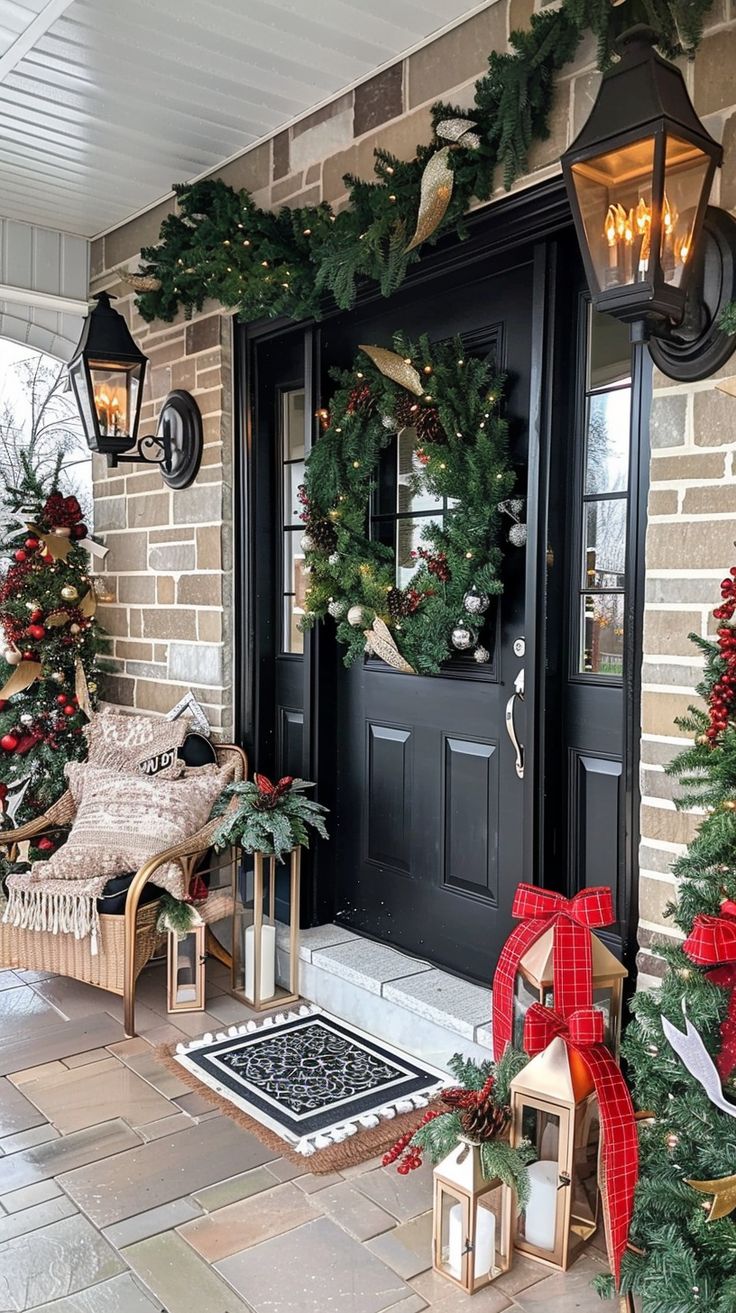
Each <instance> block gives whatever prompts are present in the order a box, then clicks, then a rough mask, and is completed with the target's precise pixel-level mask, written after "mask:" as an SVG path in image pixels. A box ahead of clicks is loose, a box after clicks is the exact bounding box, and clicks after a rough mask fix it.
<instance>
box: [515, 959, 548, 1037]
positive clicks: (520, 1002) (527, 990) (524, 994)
mask: <svg viewBox="0 0 736 1313" xmlns="http://www.w3.org/2000/svg"><path fill="white" fill-rule="evenodd" d="M542 1002H543V1000H542V999H541V998H540V997H539V991H538V990H536V989H534V987H533V985H530V984H529V982H528V981H527V980H526V979H525V978H524V976H523V975H522V974H521V972H520V971H517V973H516V980H515V982H514V1048H516V1049H523V1048H524V1018H525V1017H526V1014H527V1012H528V1011H529V1009H530V1007H531V1005H532V1003H542ZM546 1006H547V1004H546V1003H545V1007H546Z"/></svg>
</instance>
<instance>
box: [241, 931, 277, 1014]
mask: <svg viewBox="0 0 736 1313" xmlns="http://www.w3.org/2000/svg"><path fill="white" fill-rule="evenodd" d="M260 958H261V973H260V974H261V988H260V1001H261V1002H263V1000H264V999H267V998H273V996H274V994H275V993H276V927H275V926H272V925H263V926H261V953H260ZM254 981H255V940H254V937H253V926H252V925H249V926H246V930H245V993H246V996H247V997H248V998H250V999H255V993H254V989H253V985H254Z"/></svg>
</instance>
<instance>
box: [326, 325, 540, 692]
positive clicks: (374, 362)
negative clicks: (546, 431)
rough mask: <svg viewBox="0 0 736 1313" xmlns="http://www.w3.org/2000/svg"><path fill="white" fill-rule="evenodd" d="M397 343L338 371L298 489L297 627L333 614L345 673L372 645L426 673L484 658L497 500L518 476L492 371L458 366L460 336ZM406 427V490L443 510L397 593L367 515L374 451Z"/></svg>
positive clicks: (472, 361) (495, 578) (366, 352)
mask: <svg viewBox="0 0 736 1313" xmlns="http://www.w3.org/2000/svg"><path fill="white" fill-rule="evenodd" d="M394 347H395V352H392V351H388V350H386V349H385V348H381V347H364V348H361V354H360V356H359V357H358V359H357V361H356V366H355V368H354V369H353V370H352V371H347V372H344V371H334V377H335V379H336V381H337V384H338V387H337V391H336V393H335V396H334V398H333V401H332V406H331V410H330V414H329V416H328V415H327V414H326V412H322V415H323V422H324V423H326V425H327V427H326V430H325V432H324V433H323V434H322V436H321V437H320V439H319V441H318V442H316V443H315V445H314V447H313V448H312V451H311V453H310V455H309V458H308V461H307V468H306V479H305V484H304V486H303V488H302V489H301V490H300V498H301V501H302V504H303V508H304V509H303V511H302V519H303V521H304V523H305V529H306V532H305V535H304V537H303V539H302V546H303V549H304V554H305V563H306V568H307V570H308V580H309V586H308V589H307V594H306V614H305V616H304V617H303V619H302V627H303V628H305V629H308V628H310V627H311V626H312V625H313V624H314V623H315V621H317V620H322V619H324V618H325V617H326V616H328V615H329V616H331V617H332V618H333V619H334V620H335V621H336V622H337V638H338V640H339V641H340V642H341V643H343V644H344V645H345V647H346V649H347V651H346V653H345V658H344V660H345V664H346V665H348V666H349V665H352V664H353V662H355V661H357V660H358V659H360V658H362V656H363V654H364V652H365V650H366V645H367V644H368V647H369V650H372V651H373V652H375V654H376V655H379V656H381V657H383V658H384V660H387V661H388V663H389V664H390V665H393V666H395V667H396V668H398V669H403V670H405V671H407V672H408V673H418V674H422V675H436V674H437V673H438V672H439V670H440V667H441V666H442V663H443V662H445V661H447V660H448V658H449V657H451V656H452V654H453V652H454V651H455V650H456V649H457V648H474V656H475V658H476V660H477V661H479V662H483V661H487V660H488V659H489V654H488V652H487V650H486V649H485V648H484V647H483V646H482V645H480V644H478V642H477V640H478V636H479V628H480V626H481V625H482V623H483V613H484V612H485V610H486V609H487V607H488V604H489V601H490V598H491V597H492V596H493V595H497V594H499V593H501V592H502V589H503V584H502V582H501V578H500V568H501V563H502V551H501V547H500V539H501V534H502V532H503V523H504V521H503V507H502V505H500V503H502V502H503V501H504V499H505V498H507V497H509V495H510V494H511V492H512V491H513V487H514V482H515V475H514V471H513V469H512V467H511V464H510V462H509V458H508V454H507V425H506V422H505V420H504V419H503V418H502V417H501V415H500V413H499V402H500V397H501V388H502V379H501V378H500V377H499V376H495V375H494V372H493V369H492V367H491V366H490V365H489V364H487V363H486V362H485V361H482V360H479V359H477V358H473V357H468V358H467V359H466V358H465V356H464V354H463V346H462V342H461V341H460V340H459V339H457V340H455V341H450V342H443V343H439V344H437V343H435V344H433V345H431V346H430V343H429V339H428V338H427V337H422V338H421V339H420V341H419V342H418V343H417V344H412V343H411V342H409V341H408V340H407V339H406V338H404V337H403V336H402V335H401V334H399V335H397V336H396V337H395V339H394ZM397 380H401V381H397ZM430 389H431V390H430ZM405 428H411V429H413V430H414V432H415V434H416V446H415V449H414V460H413V464H414V472H413V474H412V475H411V478H410V488H411V491H412V493H413V494H415V495H416V494H419V493H422V494H425V495H428V496H431V497H438V498H446V499H447V503H446V505H447V507H448V509H447V510H446V511H445V513H444V517H443V519H442V520H441V522H429V523H428V524H427V527H426V528H425V529H424V531H423V534H422V540H423V541H422V545H421V546H420V547H419V549H418V551H417V554H416V560H417V568H416V570H415V572H414V574H413V576H412V578H411V580H410V581H409V584H408V585H407V586H406V587H405V588H397V586H396V563H395V556H394V550H393V548H391V547H388V546H386V545H385V544H384V543H381V542H378V541H377V540H376V539H374V538H371V537H368V536H367V533H366V514H367V511H368V507H369V504H370V498H371V493H372V491H373V489H374V488H375V486H376V475H377V468H378V463H379V459H380V456H381V453H382V452H383V451H384V449H385V448H386V447H387V446H388V444H389V443H390V442H392V441H393V438H394V434H396V433H397V431H400V430H402V429H405ZM458 635H460V637H462V638H463V640H466V639H467V641H462V642H460V641H457V639H458ZM453 637H454V639H455V641H453Z"/></svg>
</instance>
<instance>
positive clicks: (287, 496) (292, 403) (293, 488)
mask: <svg viewBox="0 0 736 1313" xmlns="http://www.w3.org/2000/svg"><path fill="white" fill-rule="evenodd" d="M280 401H281V414H280V426H279V428H280V443H279V462H280V466H281V480H280V482H281V499H280V502H281V539H282V561H283V569H282V604H281V614H282V626H281V651H282V652H286V653H290V654H292V655H295V656H301V655H302V653H303V652H304V634H303V633H302V631H301V629H300V628H299V619H300V617H301V616H302V615H303V614H304V607H305V598H306V591H307V576H306V574H305V568H304V552H303V551H302V547H301V540H302V534H303V533H304V524H303V522H302V520H301V519H300V511H301V510H302V509H303V508H302V506H301V504H300V502H299V498H298V495H297V494H298V491H299V486H300V484H302V483H303V482H304V435H305V432H306V429H305V423H304V419H305V416H304V388H293V389H290V390H288V391H284V392H282V393H281V394H280Z"/></svg>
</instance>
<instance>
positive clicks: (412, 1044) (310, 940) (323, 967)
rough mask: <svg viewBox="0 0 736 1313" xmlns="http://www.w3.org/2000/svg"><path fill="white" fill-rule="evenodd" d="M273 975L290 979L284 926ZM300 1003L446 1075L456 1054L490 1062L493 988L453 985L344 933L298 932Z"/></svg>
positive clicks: (325, 928)
mask: <svg viewBox="0 0 736 1313" xmlns="http://www.w3.org/2000/svg"><path fill="white" fill-rule="evenodd" d="M277 942H278V973H279V978H280V979H281V980H287V979H288V968H289V951H288V950H289V945H288V937H287V931H286V927H279V932H278V936H277ZM299 959H300V962H299V984H300V992H301V994H302V997H303V998H306V999H308V1000H309V1001H310V1002H312V1003H316V1004H317V1005H318V1006H319V1007H321V1008H324V1009H325V1011H326V1012H331V1013H333V1014H334V1015H335V1016H336V1017H341V1018H342V1019H343V1020H344V1021H348V1022H351V1023H352V1024H353V1025H354V1026H359V1027H360V1028H361V1030H364V1031H366V1032H367V1033H368V1034H371V1035H375V1036H376V1038H378V1039H384V1040H387V1041H388V1042H390V1043H391V1044H395V1045H396V1047H397V1048H400V1049H404V1050H405V1052H407V1053H410V1054H413V1055H414V1056H415V1057H417V1058H423V1059H424V1060H425V1062H430V1063H432V1064H434V1065H435V1066H437V1067H441V1068H443V1069H445V1070H446V1069H447V1063H448V1061H449V1059H450V1058H451V1057H452V1055H453V1054H454V1053H462V1054H463V1055H464V1056H466V1057H473V1058H475V1059H476V1060H478V1061H482V1060H483V1059H484V1058H488V1057H490V1056H491V989H490V982H489V985H488V988H482V987H481V986H479V985H473V984H470V983H469V982H468V981H466V980H459V979H458V977H457V976H451V975H450V974H449V973H448V972H446V971H440V970H438V968H437V967H433V966H432V965H431V963H429V962H423V961H421V960H420V959H418V958H415V957H410V956H409V954H407V953H402V952H400V951H399V950H398V949H396V948H391V947H389V946H388V945H387V944H378V943H375V942H374V941H373V940H371V939H364V938H362V937H361V936H360V935H356V934H354V933H353V931H351V930H345V929H343V927H342V926H337V925H322V926H317V927H316V928H315V929H313V930H303V931H302V932H301V936H300V941H299Z"/></svg>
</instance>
